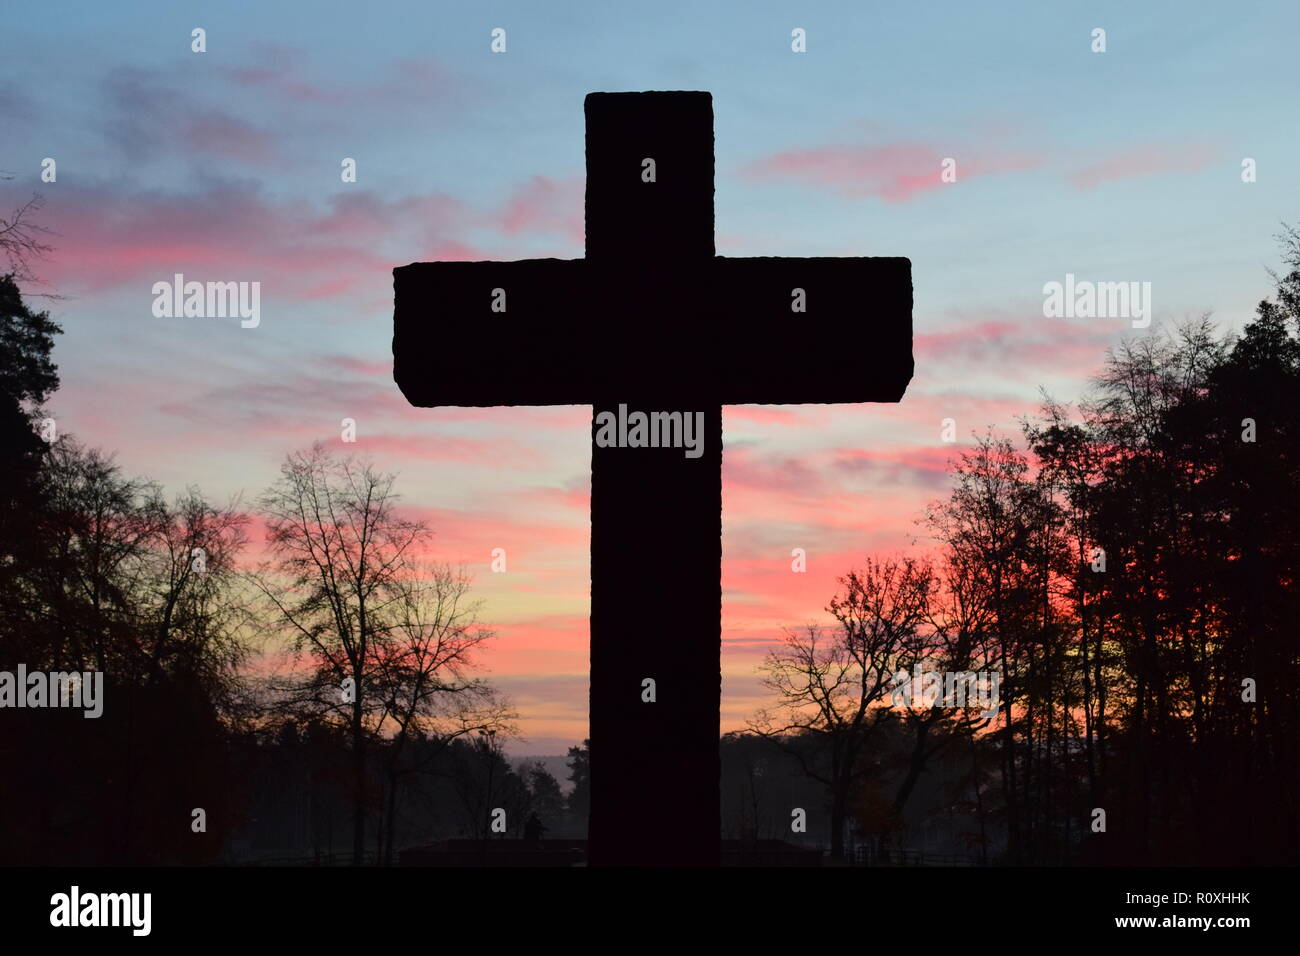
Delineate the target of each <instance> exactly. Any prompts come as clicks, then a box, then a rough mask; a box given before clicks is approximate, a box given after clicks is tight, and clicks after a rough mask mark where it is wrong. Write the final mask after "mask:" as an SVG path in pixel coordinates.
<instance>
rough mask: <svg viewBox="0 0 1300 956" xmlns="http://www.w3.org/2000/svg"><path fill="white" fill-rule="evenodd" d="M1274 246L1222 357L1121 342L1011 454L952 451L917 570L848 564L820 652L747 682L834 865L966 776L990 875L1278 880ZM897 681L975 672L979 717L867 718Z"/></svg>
mask: <svg viewBox="0 0 1300 956" xmlns="http://www.w3.org/2000/svg"><path fill="white" fill-rule="evenodd" d="M1284 242H1285V258H1286V263H1287V266H1288V269H1289V271H1288V272H1287V273H1286V274H1285V275H1284V276H1281V277H1279V278H1278V280H1277V288H1276V295H1275V297H1274V299H1273V300H1271V301H1270V300H1265V301H1263V302H1261V303H1260V304H1259V305H1258V307H1257V313H1256V317H1255V318H1254V320H1253V321H1252V322H1250V323H1249V324H1248V325H1247V326H1246V327H1245V329H1244V330H1243V332H1242V333H1241V335H1240V336H1239V337H1235V338H1227V337H1220V336H1217V335H1216V334H1215V331H1214V328H1213V326H1212V324H1211V323H1210V322H1209V320H1208V319H1206V318H1202V319H1201V320H1199V321H1194V322H1189V323H1185V324H1183V325H1182V326H1181V327H1179V328H1178V329H1177V330H1176V331H1174V332H1172V333H1166V334H1152V335H1149V336H1146V337H1143V338H1140V339H1137V340H1135V341H1131V342H1128V343H1126V344H1125V345H1123V346H1121V347H1119V348H1118V349H1116V350H1114V351H1113V352H1112V353H1111V354H1110V355H1109V356H1108V358H1107V361H1106V364H1105V367H1104V369H1103V371H1102V372H1101V373H1100V374H1099V375H1098V376H1097V378H1096V380H1095V382H1094V386H1093V389H1092V391H1091V394H1090V396H1089V397H1088V398H1086V399H1085V400H1084V401H1082V402H1080V403H1079V404H1078V406H1077V407H1076V408H1067V407H1066V406H1064V405H1061V404H1058V403H1056V402H1053V401H1051V400H1046V401H1045V402H1044V405H1043V407H1042V409H1041V413H1040V414H1039V415H1038V416H1035V417H1034V418H1033V419H1031V420H1028V421H1026V422H1025V423H1024V426H1023V435H1022V436H1021V437H1022V441H1020V442H1013V441H1012V440H1011V439H1009V438H1007V437H1004V436H999V435H996V434H994V433H992V432H990V433H987V434H985V435H983V436H980V437H977V439H976V441H975V443H974V446H973V448H971V449H970V450H968V451H966V452H964V453H963V454H961V455H960V458H959V460H958V461H957V462H956V463H955V465H954V468H953V486H952V491H951V494H950V496H949V497H948V498H947V499H946V500H944V501H940V502H936V503H935V504H934V505H933V506H932V507H930V509H929V510H928V512H927V514H926V516H925V519H924V525H925V528H926V530H927V531H928V533H929V534H930V536H931V537H932V539H933V540H934V541H935V544H936V547H935V548H934V549H933V550H931V551H929V552H927V553H926V554H925V555H923V556H888V557H877V558H874V559H872V560H869V561H868V562H867V563H866V565H865V567H864V568H863V569H861V570H858V571H854V572H852V573H850V574H849V575H847V576H846V577H844V578H843V579H842V582H841V584H842V590H841V592H840V593H839V594H838V595H837V596H836V597H835V599H834V600H833V601H832V603H831V605H830V607H829V608H828V610H829V611H830V612H831V614H832V615H833V616H834V617H835V619H836V621H837V624H838V626H837V627H836V628H834V629H829V630H828V629H820V628H808V629H805V630H802V631H790V632H788V633H787V634H786V636H785V639H784V642H783V644H782V646H781V647H780V648H779V649H778V650H776V651H774V652H773V653H772V654H771V655H770V656H769V659H768V661H767V664H766V669H765V674H766V681H767V684H768V686H769V688H770V689H771V690H772V691H773V692H774V693H775V695H776V705H775V706H774V707H773V708H771V710H769V711H766V712H763V713H760V714H758V715H757V716H756V718H755V719H754V721H753V729H754V730H755V732H757V733H760V734H763V735H765V736H767V737H768V738H769V739H770V740H772V741H774V742H777V743H780V744H781V745H782V747H783V748H784V749H785V750H786V751H787V752H790V753H792V754H793V755H794V756H796V757H798V756H800V754H799V751H800V749H801V748H803V749H805V750H807V751H808V753H807V754H806V755H805V756H804V757H803V758H802V759H803V760H804V762H805V764H806V765H805V767H804V769H805V771H806V772H807V774H808V775H809V776H810V777H812V778H813V779H815V780H817V781H819V782H820V783H821V784H822V785H823V786H824V788H825V793H826V795H827V796H826V800H827V804H828V806H829V807H830V814H829V826H830V833H829V838H830V842H831V845H832V849H833V851H834V852H836V853H840V852H842V847H843V834H844V832H845V827H846V825H847V824H848V823H849V822H850V821H853V820H856V821H858V822H860V823H861V824H862V825H863V826H864V827H865V828H866V829H867V830H869V831H870V832H871V833H872V834H873V835H874V839H876V840H877V841H879V844H880V846H881V847H882V848H883V849H885V850H886V851H887V848H888V846H889V845H890V843H891V842H894V843H898V842H900V841H901V842H905V841H906V840H907V839H908V833H907V827H906V824H905V817H904V812H905V810H906V808H907V805H908V802H909V800H910V799H911V796H912V793H913V791H914V789H915V787H916V785H917V781H918V780H919V779H921V777H922V776H923V775H924V774H925V773H927V771H928V770H929V769H930V768H931V767H932V766H933V765H934V761H935V760H936V759H938V755H941V754H942V755H943V759H945V760H952V759H958V758H956V757H955V756H954V755H960V758H959V759H961V760H963V761H965V762H966V764H967V767H968V770H969V772H968V773H967V774H965V775H963V776H962V777H961V778H960V780H959V781H958V782H957V784H956V785H955V786H954V788H953V791H952V794H951V797H952V800H954V801H957V802H959V803H960V804H961V805H962V806H963V807H969V808H971V809H972V811H973V813H974V814H975V819H976V820H977V821H978V823H979V830H980V832H981V833H982V839H983V840H985V841H995V842H996V845H995V846H992V847H985V849H986V851H987V852H988V853H989V855H990V857H991V858H992V859H994V860H997V861H1003V862H1009V863H1048V864H1058V863H1069V862H1079V861H1083V862H1096V863H1126V864H1127V863H1133V864H1138V863H1146V864H1183V863H1198V864H1234V863H1262V862H1291V863H1294V862H1295V861H1296V860H1297V859H1300V813H1298V812H1297V811H1298V810H1300V807H1297V796H1296V793H1297V784H1300V779H1298V778H1300V764H1297V760H1296V758H1297V753H1296V750H1297V740H1298V739H1300V711H1298V709H1300V694H1297V690H1296V688H1297V686H1300V652H1298V648H1300V644H1298V643H1297V642H1298V641H1300V628H1298V625H1300V579H1298V577H1297V575H1298V574H1300V335H1298V332H1300V237H1298V236H1297V234H1296V232H1295V231H1288V233H1287V234H1286V236H1285V237H1284ZM916 666H920V667H922V668H923V669H925V670H932V671H938V672H965V671H985V672H996V673H997V674H999V676H1000V688H999V690H1000V695H999V696H1000V700H999V702H998V705H997V710H996V713H995V714H992V715H989V716H981V713H980V709H979V708H978V707H974V706H955V707H954V706H946V707H945V706H938V707H928V706H924V705H922V706H912V705H911V702H910V701H908V702H905V703H904V705H903V706H891V705H892V704H893V703H894V701H893V696H892V691H893V686H894V681H893V677H894V675H895V674H896V673H897V672H898V671H900V670H902V671H908V672H912V671H913V668H915V667H916ZM886 728H889V729H892V730H893V731H897V730H898V729H900V728H901V729H903V730H904V731H905V732H906V734H907V737H908V740H909V741H910V746H908V747H906V748H905V749H904V753H903V755H902V756H900V755H899V754H898V753H897V752H896V751H891V749H890V748H884V747H882V746H881V745H880V740H881V735H882V733H883V732H884V731H885V729H886ZM813 743H815V746H813V745H812V744H813ZM882 761H884V762H883V763H882ZM890 764H892V765H893V766H894V767H895V768H897V767H898V766H901V767H902V768H903V771H904V772H903V773H901V775H900V774H897V773H894V774H893V775H892V776H891V775H890V774H889V773H887V772H886V771H888V770H889V769H890V766H889V765H890ZM882 781H888V786H886V787H884V788H883V789H884V791H885V792H884V793H882V792H881V790H882V787H881V783H882Z"/></svg>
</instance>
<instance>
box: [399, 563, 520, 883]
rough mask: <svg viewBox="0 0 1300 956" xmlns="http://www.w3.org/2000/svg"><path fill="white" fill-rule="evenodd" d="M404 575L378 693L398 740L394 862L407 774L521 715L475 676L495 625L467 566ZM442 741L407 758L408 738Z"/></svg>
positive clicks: (503, 729) (507, 727) (506, 729)
mask: <svg viewBox="0 0 1300 956" xmlns="http://www.w3.org/2000/svg"><path fill="white" fill-rule="evenodd" d="M411 570H412V572H413V574H412V576H410V577H402V578H398V579H396V580H395V581H394V582H393V586H392V590H393V593H394V595H395V597H396V600H394V601H393V602H392V603H391V605H390V608H391V610H390V613H389V614H387V615H386V620H387V622H388V623H386V624H384V626H383V628H382V639H380V640H379V641H377V642H376V645H375V658H376V668H375V670H376V677H375V679H374V684H375V694H376V696H377V697H378V699H379V700H380V701H381V702H382V706H383V711H384V717H383V719H384V723H385V727H386V729H389V730H391V740H390V743H389V746H388V747H387V748H386V750H385V755H384V784H385V790H384V800H383V803H384V827H383V829H384V835H383V840H382V846H381V856H382V857H384V858H385V860H386V861H387V862H389V863H391V862H392V859H393V853H394V849H395V845H394V844H395V833H396V825H397V815H398V810H399V799H400V794H401V787H400V784H401V782H402V778H403V777H405V776H408V775H410V774H414V773H419V772H422V771H424V770H427V769H428V766H429V765H430V764H431V763H432V762H433V761H434V759H435V758H436V757H437V756H438V755H439V754H441V753H442V752H444V751H445V750H446V748H447V747H448V746H449V745H450V743H451V741H453V740H455V739H457V738H460V737H465V736H467V735H469V734H476V733H478V734H482V733H487V732H488V731H492V732H493V734H494V735H495V734H502V735H511V734H514V733H515V732H516V727H515V725H514V723H513V721H514V719H515V714H514V713H513V712H512V711H511V710H510V708H509V705H508V703H507V702H505V701H503V700H501V699H500V698H499V697H498V695H497V694H496V693H495V692H494V691H493V689H492V687H491V685H490V684H489V683H488V682H487V681H486V680H485V679H483V678H481V677H475V676H473V675H471V673H470V669H471V667H472V665H473V663H474V662H473V659H472V658H473V654H474V652H475V651H477V650H479V649H480V648H481V647H482V645H483V644H484V643H486V642H487V641H489V640H491V638H492V637H493V632H492V631H491V630H489V629H488V628H486V627H483V626H482V625H480V624H479V623H478V620H477V615H478V612H479V610H480V608H481V602H470V601H468V600H467V595H468V593H469V587H470V581H469V579H468V578H467V577H466V576H465V572H464V569H463V568H462V569H459V570H453V569H452V568H451V567H449V566H447V565H439V564H433V565H427V566H426V565H413V566H412V569H411ZM414 740H421V741H425V742H428V741H435V742H436V743H437V746H434V747H422V748H420V749H419V751H418V753H419V759H418V762H414V763H406V762H404V758H405V756H406V752H407V745H408V743H410V742H412V741H414Z"/></svg>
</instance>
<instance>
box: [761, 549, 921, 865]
mask: <svg viewBox="0 0 1300 956" xmlns="http://www.w3.org/2000/svg"><path fill="white" fill-rule="evenodd" d="M930 577H931V571H930V569H929V567H928V565H926V564H924V563H922V562H918V561H916V560H915V559H912V558H898V559H894V558H885V559H872V558H869V559H868V560H867V563H866V565H865V567H864V568H863V569H862V570H861V571H853V572H850V573H849V574H848V575H847V576H846V577H843V578H841V579H840V583H841V585H842V587H843V593H842V594H840V595H837V596H836V597H835V598H834V599H832V601H831V603H830V605H829V606H828V608H827V610H828V611H829V612H830V613H831V614H832V615H833V616H834V617H835V619H836V621H838V623H839V626H838V628H837V629H835V630H834V631H833V632H832V633H831V634H830V635H829V636H828V635H826V634H825V633H823V631H822V629H821V628H819V627H817V626H815V625H809V626H808V627H806V628H805V629H804V631H802V632H799V631H794V630H788V631H787V632H786V634H785V638H784V640H783V642H782V646H781V647H780V649H778V650H775V651H771V652H769V653H768V657H767V660H766V661H765V662H764V664H763V666H762V671H763V673H764V678H763V683H764V684H765V685H766V686H767V687H768V688H769V689H770V690H772V691H774V692H775V693H776V695H777V697H778V701H779V702H778V705H777V711H776V713H772V712H769V711H767V710H763V711H760V712H759V713H758V714H757V715H756V716H755V718H754V719H753V720H751V721H750V724H749V726H750V729H751V730H752V731H753V732H755V733H758V734H761V735H763V736H765V737H768V738H772V739H774V740H775V741H777V743H779V744H780V745H781V746H782V749H784V750H786V751H787V752H789V753H792V754H793V755H794V756H795V757H796V758H797V759H798V760H799V762H800V765H801V766H802V767H803V770H804V772H805V773H806V774H807V775H808V776H810V777H811V778H812V779H814V780H817V781H818V782H819V783H822V784H824V785H825V786H826V787H827V788H828V790H829V791H830V797H831V834H830V837H831V855H832V856H834V857H841V856H843V853H844V823H845V820H846V819H847V818H848V813H849V807H850V801H851V798H852V794H853V790H854V787H855V786H856V784H857V783H858V782H859V781H860V780H861V779H862V778H863V777H864V776H865V775H866V773H867V772H868V770H869V768H868V767H867V766H866V764H865V763H864V761H863V757H864V755H865V754H864V750H865V746H866V743H867V741H868V740H869V738H870V737H871V736H872V732H873V731H874V730H875V729H876V728H877V727H878V726H880V725H881V723H882V722H883V721H885V720H889V719H892V718H891V715H890V712H889V708H888V706H886V702H885V697H886V695H887V693H888V692H889V688H890V681H891V678H892V677H893V675H894V673H895V671H896V670H897V669H898V668H899V664H900V663H901V662H902V661H904V660H907V659H910V656H911V655H914V654H915V641H916V637H917V628H918V626H919V625H920V624H921V623H922V621H924V619H925V613H926V597H927V595H928V593H929V591H930V583H929V582H930ZM810 741H815V742H818V743H820V744H822V745H823V746H822V747H819V748H817V753H814V754H812V755H810V754H809V753H808V748H807V747H806V746H801V744H806V743H807V742H810ZM822 753H824V754H825V757H824V759H819V756H818V755H819V754H822Z"/></svg>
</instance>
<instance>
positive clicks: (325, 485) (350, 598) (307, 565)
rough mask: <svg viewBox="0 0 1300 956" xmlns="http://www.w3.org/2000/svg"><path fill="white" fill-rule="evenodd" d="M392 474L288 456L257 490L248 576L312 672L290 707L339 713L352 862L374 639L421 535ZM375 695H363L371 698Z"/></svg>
mask: <svg viewBox="0 0 1300 956" xmlns="http://www.w3.org/2000/svg"><path fill="white" fill-rule="evenodd" d="M393 482H394V476H393V475H385V474H380V473H378V472H376V471H375V470H374V468H373V467H372V466H370V465H369V464H364V463H361V462H358V461H357V460H356V459H355V458H351V457H348V458H342V459H340V458H336V457H335V456H333V455H332V454H331V453H330V452H328V451H327V450H326V449H325V448H324V446H322V445H321V444H319V443H317V444H316V445H315V446H313V447H312V448H311V449H310V450H308V451H306V452H299V453H294V454H290V455H289V456H287V457H286V459H285V461H284V464H283V465H282V466H281V468H280V478H279V480H278V481H277V482H276V483H275V484H274V485H272V487H271V488H269V489H268V490H267V492H266V493H265V494H264V495H263V496H262V498H261V509H262V514H263V516H264V519H265V521H266V533H267V543H268V545H269V549H270V552H271V555H272V559H271V561H269V562H267V563H266V564H264V565H263V567H261V568H259V569H258V571H257V572H255V573H254V574H253V575H252V580H253V582H254V584H255V585H256V586H257V588H258V589H259V590H260V591H261V593H262V594H263V595H265V597H266V598H267V599H268V600H269V601H270V603H271V604H272V606H273V607H274V610H275V612H276V614H277V616H278V618H279V619H280V620H281V622H282V623H283V624H284V626H285V627H286V629H287V630H288V632H289V633H290V634H291V635H292V638H293V641H294V647H295V650H296V651H298V652H299V653H305V654H306V655H307V657H308V658H309V660H310V662H311V664H312V666H313V673H312V674H310V675H309V676H308V677H307V678H306V679H305V680H303V681H298V682H295V684H294V686H293V687H292V694H291V697H290V699H289V701H288V704H289V706H297V707H303V708H306V709H312V710H316V711H317V712H319V713H323V714H325V715H334V716H338V717H340V718H342V719H343V720H344V721H346V723H347V725H348V729H349V737H350V740H351V745H352V759H353V765H352V769H353V778H352V785H353V794H352V798H353V814H352V854H353V863H354V864H355V865H360V863H361V862H362V860H363V857H364V853H365V808H366V749H367V747H366V745H367V741H368V739H369V738H370V737H371V736H372V735H374V734H375V733H377V732H378V724H380V723H382V719H383V713H382V708H376V707H374V706H369V707H368V706H367V695H368V694H370V693H371V686H370V685H371V683H372V681H373V680H375V679H377V678H378V655H377V653H376V645H377V644H378V643H380V642H381V641H382V640H383V635H384V633H385V628H386V627H387V626H388V618H387V617H386V615H387V614H388V613H389V612H390V611H392V610H393V609H394V607H397V606H400V603H401V600H402V591H401V589H400V588H398V586H397V582H398V580H399V579H400V577H401V576H402V574H403V572H404V571H405V569H406V567H407V563H408V562H409V561H410V560H411V559H412V558H413V557H414V555H415V552H416V550H417V548H418V546H419V545H420V544H421V543H423V542H424V541H426V540H427V539H428V536H429V530H428V528H427V527H426V526H425V525H424V524H423V523H421V522H418V521H411V520H409V519H406V518H403V517H401V516H400V515H399V514H398V513H397V510H396V506H397V495H396V494H395V493H394V491H393ZM373 703H374V701H373V700H372V701H371V704H372V705H373Z"/></svg>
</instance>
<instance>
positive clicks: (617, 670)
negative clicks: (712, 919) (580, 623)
mask: <svg viewBox="0 0 1300 956" xmlns="http://www.w3.org/2000/svg"><path fill="white" fill-rule="evenodd" d="M586 112H587V201H586V210H587V259H588V260H590V261H596V262H600V263H602V264H603V265H606V266H608V267H609V270H608V271H607V272H606V275H612V276H614V277H616V278H613V279H612V280H610V284H609V286H608V287H607V288H608V291H609V294H610V295H617V297H618V300H619V301H620V302H634V303H636V308H635V310H634V312H635V314H636V317H637V318H640V319H641V321H635V320H631V321H629V324H630V325H632V326H634V327H635V328H637V329H638V331H640V330H645V329H650V330H651V334H653V328H654V326H653V315H654V313H655V311H656V304H657V302H658V301H659V300H662V308H663V309H669V308H674V309H678V310H680V309H681V308H682V307H683V306H682V302H683V296H682V295H681V292H682V291H683V289H689V288H690V284H691V283H692V282H694V281H697V280H699V279H700V278H701V277H703V276H705V275H706V273H707V268H708V266H709V265H710V263H711V260H712V257H713V252H714V248H713V105H712V98H711V97H710V96H709V95H708V94H707V93H680V94H659V95H658V96H656V97H654V98H647V97H644V96H638V95H637V94H618V93H614V94H592V95H591V96H588V97H587V102H586ZM647 161H649V162H647ZM652 262H653V263H656V264H657V265H658V268H657V269H655V270H646V268H645V267H646V266H647V265H648V264H650V263H652ZM647 271H653V272H655V273H657V274H656V275H655V276H654V278H653V279H651V280H648V281H647V280H646V279H644V278H641V279H637V278H635V276H638V275H639V276H644V275H645V273H646V272H647ZM617 277H622V278H621V279H620V278H617ZM674 286H676V288H674ZM643 316H644V318H641V317H643ZM629 318H630V317H629ZM647 320H649V321H647ZM618 321H619V319H617V318H613V319H611V322H618ZM701 332H702V330H701ZM627 341H628V342H630V343H632V344H633V347H635V342H636V339H635V337H628V339H627ZM647 348H648V350H649V351H650V352H651V353H652V354H655V355H657V356H658V357H659V358H660V360H661V362H662V364H663V374H664V387H663V389H662V391H659V390H657V389H646V390H642V391H641V392H640V393H639V394H625V395H620V394H606V395H603V396H600V397H599V398H598V399H597V401H596V402H595V403H594V407H593V415H595V416H599V415H600V413H602V412H605V411H609V412H613V413H615V414H617V412H618V407H619V405H620V404H624V405H626V406H627V408H628V410H629V411H642V412H646V413H650V412H655V411H661V412H677V413H680V414H681V417H682V421H683V422H685V421H687V420H690V421H695V420H696V419H695V416H696V413H697V412H699V413H702V422H703V429H702V434H700V435H698V436H696V438H697V439H698V441H699V442H700V443H701V446H700V447H701V448H702V453H701V454H700V455H699V457H695V458H691V457H687V455H686V453H685V449H684V448H682V447H668V448H626V447H602V446H601V445H600V444H599V443H597V441H596V440H595V438H596V431H595V429H594V427H593V442H592V455H591V471H592V476H591V529H592V530H591V701H590V720H591V806H592V809H591V818H590V821H589V853H588V859H589V861H590V863H592V864H593V865H597V866H609V865H717V863H718V862H719V856H720V835H721V834H720V831H721V824H720V815H719V803H718V797H719V794H718V783H719V757H718V724H719V709H720V703H721V688H720V682H721V675H720V669H719V649H720V633H721V603H722V590H721V561H722V548H721V533H722V529H721V512H722V411H721V407H720V406H719V405H718V404H712V403H710V404H707V405H704V406H703V407H692V408H682V407H680V405H677V404H675V402H674V400H673V399H672V397H671V396H672V395H673V394H677V395H678V396H680V395H681V393H682V392H681V388H680V382H679V381H676V380H677V379H678V378H679V377H680V376H682V375H683V374H685V373H686V370H687V363H686V362H685V361H680V362H678V363H674V362H673V360H672V357H673V355H674V354H675V352H674V349H676V348H683V349H684V348H689V343H680V344H676V343H670V347H668V348H664V346H663V343H654V342H649V343H647ZM691 371H692V372H694V371H697V370H695V369H691ZM680 401H681V399H680V397H679V398H678V399H677V402H680ZM647 680H649V681H653V682H654V683H653V696H654V700H653V702H651V701H649V700H647V699H646V698H647V697H648V696H649V695H650V691H649V687H650V685H648V684H647V683H646V681H647Z"/></svg>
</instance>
